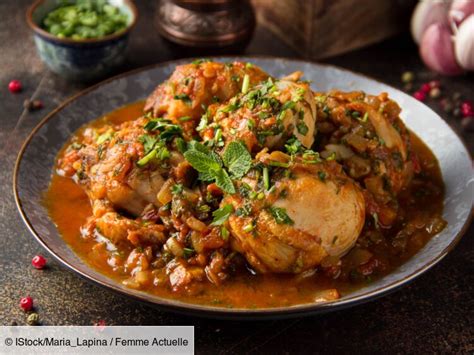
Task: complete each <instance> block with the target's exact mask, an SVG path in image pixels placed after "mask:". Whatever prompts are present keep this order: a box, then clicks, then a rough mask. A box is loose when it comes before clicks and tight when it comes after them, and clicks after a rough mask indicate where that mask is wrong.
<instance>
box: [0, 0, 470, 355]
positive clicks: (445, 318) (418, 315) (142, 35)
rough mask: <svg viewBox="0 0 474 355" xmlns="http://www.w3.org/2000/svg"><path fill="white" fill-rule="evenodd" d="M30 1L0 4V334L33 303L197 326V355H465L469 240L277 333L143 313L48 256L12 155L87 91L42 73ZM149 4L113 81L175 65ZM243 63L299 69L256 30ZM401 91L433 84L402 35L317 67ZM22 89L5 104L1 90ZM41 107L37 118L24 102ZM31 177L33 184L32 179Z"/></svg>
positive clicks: (109, 317)
mask: <svg viewBox="0 0 474 355" xmlns="http://www.w3.org/2000/svg"><path fill="white" fill-rule="evenodd" d="M29 2H30V1H24V0H22V1H14V0H12V1H6V0H5V1H4V0H2V1H1V3H0V16H1V18H0V125H1V129H0V240H1V244H0V324H1V325H9V324H12V323H13V322H15V323H17V324H25V319H26V317H25V314H24V313H23V311H22V310H21V309H20V307H19V306H18V303H19V299H20V298H21V297H23V296H25V295H28V294H29V295H31V296H32V297H33V298H34V300H35V305H36V310H37V311H38V313H39V315H40V319H41V323H42V324H45V325H65V324H69V325H71V324H74V325H91V324H93V323H95V322H97V321H99V320H104V321H105V322H106V324H108V325H138V324H142V325H194V326H195V340H196V350H197V352H199V353H227V352H228V353H236V352H237V353H241V352H255V353H270V352H271V353H308V352H321V353H327V352H331V353H332V352H338V353H339V352H341V353H342V352H347V353H349V352H350V353H355V352H364V353H365V352H372V353H376V352H384V353H385V352H389V353H433V352H437V353H446V352H451V353H473V352H474V248H473V245H474V243H473V237H474V228H473V226H472V225H471V227H470V228H469V230H468V231H467V233H466V235H465V236H464V238H463V239H462V240H461V242H460V243H459V245H458V246H457V247H456V249H455V250H454V251H453V252H451V253H450V254H449V255H448V256H447V257H446V258H445V259H444V260H443V261H441V262H440V263H439V264H438V265H436V266H435V267H434V268H432V269H431V270H430V271H428V272H427V273H426V274H424V275H423V276H421V277H420V278H418V279H417V280H416V281H414V282H413V283H412V284H410V285H409V286H407V287H405V288H403V289H402V290H399V291H397V292H395V293H393V294H391V295H389V296H387V297H384V298H382V299H379V300H376V301H373V302H371V303H368V304H365V305H361V306H357V307H355V308H352V309H348V310H343V311H339V312H335V313H331V314H325V315H320V316H314V317H307V318H298V319H292V320H282V321H252V322H235V321H222V320H205V319H200V318H191V317H185V316H181V315H176V314H173V313H167V312H164V311H160V310H157V309H156V308H151V307H149V306H145V305H142V304H139V303H136V302H134V301H132V300H129V299H127V298H124V297H122V296H119V295H116V294H114V293H112V292H111V291H108V290H105V289H102V288H100V287H99V286H96V285H95V284H91V283H89V282H86V281H85V280H83V279H81V278H80V277H79V276H77V275H76V274H74V273H73V272H71V271H69V270H68V269H66V268H65V267H63V266H61V265H59V264H58V263H57V262H56V261H55V260H54V258H53V257H51V256H49V255H48V254H45V253H46V252H45V251H44V250H42V248H41V247H40V246H39V244H38V243H37V242H36V241H35V240H34V238H33V237H32V236H31V235H30V234H29V232H28V231H27V229H26V227H25V226H24V224H23V223H22V221H21V219H20V216H19V214H18V212H17V211H16V207H15V203H14V199H13V195H12V169H13V165H14V161H15V158H16V155H17V153H18V150H19V147H20V145H21V143H22V141H23V140H24V139H25V137H26V136H27V135H28V133H29V132H30V131H31V130H32V128H33V127H34V126H35V125H36V124H37V123H38V122H39V121H40V119H41V118H42V117H43V116H44V115H46V114H47V113H48V112H49V111H51V110H52V109H54V108H55V107H56V106H57V105H59V104H60V103H61V102H62V101H63V100H64V99H65V98H67V97H68V96H70V95H72V94H74V93H76V92H78V91H79V90H81V89H83V88H84V86H83V85H79V84H71V83H67V82H65V81H63V80H62V79H61V78H58V77H57V76H55V75H54V74H52V73H50V72H49V71H48V70H47V69H46V68H45V67H44V65H43V64H42V63H41V61H40V59H39V57H38V56H37V54H36V50H35V48H34V44H33V40H32V36H31V33H30V32H29V29H28V28H27V26H26V23H25V19H24V18H25V16H24V14H25V10H26V8H27V6H28V4H29ZM155 4H156V2H155V1H147V2H145V1H137V5H138V8H139V12H140V19H139V23H138V26H137V28H136V29H135V31H134V32H133V33H132V35H131V39H130V40H131V43H130V46H129V51H128V57H127V62H126V64H125V65H124V66H123V67H122V68H121V71H126V70H129V69H133V68H137V67H140V66H143V65H148V64H153V63H157V62H159V61H163V60H170V59H173V58H177V57H180V56H182V55H181V54H180V53H176V52H175V53H171V52H170V51H169V50H168V49H167V48H166V47H165V46H164V45H163V43H162V41H161V40H160V38H159V36H158V34H157V33H156V31H155V30H154V29H153V28H152V16H153V12H154V8H155ZM245 54H265V55H278V56H286V57H295V56H296V54H295V53H294V52H293V51H292V50H291V49H289V48H288V47H287V46H285V45H284V44H283V43H282V42H281V41H279V40H278V39H277V38H275V37H274V36H273V35H272V34H271V33H270V32H268V31H267V30H266V29H264V28H261V27H258V28H257V30H256V33H255V36H254V38H253V40H252V42H251V43H250V45H249V47H248V48H247V50H246V51H245ZM325 62H327V63H331V64H335V65H339V66H341V67H344V68H348V69H351V70H354V71H358V72H361V73H364V74H367V75H369V76H372V77H374V78H376V79H379V80H382V81H384V82H386V83H388V84H390V85H393V86H395V87H399V88H402V87H403V85H402V83H401V82H400V75H401V73H402V72H403V71H405V70H413V71H414V72H415V73H416V74H417V75H418V76H419V77H422V78H423V81H428V80H430V79H431V78H434V77H436V76H435V75H434V74H432V73H430V72H429V71H427V70H426V69H424V67H423V65H422V63H421V61H420V59H419V57H418V53H417V48H416V46H415V45H414V44H413V43H412V41H411V39H410V37H409V35H408V34H405V35H401V36H399V37H396V38H393V39H390V40H388V41H385V42H384V43H380V44H377V45H373V46H371V47H368V48H365V49H362V50H358V51H355V52H352V53H349V54H346V55H342V56H339V57H336V58H332V59H329V60H325ZM12 79H19V80H21V81H22V83H23V86H24V90H23V92H22V93H21V94H18V95H12V94H11V93H10V92H9V91H8V89H7V86H8V82H9V81H10V80H12ZM441 80H442V84H443V87H444V89H443V92H444V93H449V94H451V93H454V92H456V91H458V92H460V93H462V94H463V96H464V98H466V99H470V100H471V101H472V100H474V93H473V87H474V85H473V84H474V80H473V76H472V74H470V75H469V76H463V77H456V78H442V79H441ZM26 98H30V99H41V100H42V101H43V102H44V105H45V107H44V108H43V109H42V110H40V111H37V112H34V113H32V112H27V111H25V110H24V109H23V106H22V105H23V100H24V99H26ZM428 104H429V105H430V106H432V107H433V109H435V110H436V111H438V112H439V113H440V114H441V115H442V117H443V118H445V119H446V120H447V121H448V123H449V124H450V125H451V126H452V127H453V128H454V129H455V130H456V131H457V132H458V133H460V134H461V135H462V136H463V138H464V140H465V141H466V143H467V145H468V147H469V150H470V152H471V153H472V152H473V151H474V135H473V134H472V133H470V134H469V135H468V134H465V133H462V132H461V129H460V124H459V122H460V120H459V119H457V118H453V117H449V116H447V115H446V114H445V113H443V112H442V111H441V110H440V109H439V106H438V104H437V103H436V102H434V101H428ZM31 173H32V174H34V172H31ZM38 253H42V254H45V256H47V258H48V264H49V268H48V269H47V270H43V271H38V270H35V269H33V268H32V267H31V265H30V262H31V258H32V257H33V256H34V255H36V254H38Z"/></svg>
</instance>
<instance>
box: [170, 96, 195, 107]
mask: <svg viewBox="0 0 474 355" xmlns="http://www.w3.org/2000/svg"><path fill="white" fill-rule="evenodd" d="M173 98H174V99H175V100H181V101H183V102H184V103H185V104H186V105H188V106H191V104H192V103H193V100H191V98H190V97H189V95H187V94H179V95H174V97H173Z"/></svg>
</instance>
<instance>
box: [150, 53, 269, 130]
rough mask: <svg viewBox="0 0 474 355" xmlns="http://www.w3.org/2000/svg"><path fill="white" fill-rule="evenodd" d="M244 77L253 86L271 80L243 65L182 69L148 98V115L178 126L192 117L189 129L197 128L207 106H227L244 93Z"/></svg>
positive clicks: (200, 65)
mask: <svg viewBox="0 0 474 355" xmlns="http://www.w3.org/2000/svg"><path fill="white" fill-rule="evenodd" d="M245 75H248V77H249V85H250V86H253V85H255V84H258V83H259V82H261V81H263V80H265V79H267V78H268V74H266V73H265V72H264V71H262V70H261V69H260V68H258V67H257V66H254V65H248V64H247V65H246V64H245V63H242V62H234V63H229V64H224V63H217V62H210V61H198V62H196V63H195V64H193V63H192V64H185V65H180V66H178V67H176V69H175V71H174V72H173V74H172V75H171V77H170V78H169V79H168V80H167V81H165V82H164V83H163V84H160V85H159V86H158V87H157V88H156V89H155V91H154V92H153V93H152V94H151V95H150V96H149V97H148V99H147V101H146V103H145V111H146V112H148V111H149V112H152V113H153V115H154V116H155V117H160V116H164V117H166V118H169V119H171V120H172V121H173V122H176V123H179V122H180V121H179V119H180V118H183V117H186V118H188V117H189V119H190V121H188V122H189V123H187V124H186V125H187V126H190V127H191V128H194V127H195V124H196V122H198V121H199V119H200V118H201V116H202V115H203V114H204V112H205V110H206V107H207V106H209V105H210V104H212V103H216V102H226V101H228V100H229V99H230V98H231V97H233V96H234V95H236V94H237V93H239V92H240V91H241V89H242V84H243V79H244V76H245Z"/></svg>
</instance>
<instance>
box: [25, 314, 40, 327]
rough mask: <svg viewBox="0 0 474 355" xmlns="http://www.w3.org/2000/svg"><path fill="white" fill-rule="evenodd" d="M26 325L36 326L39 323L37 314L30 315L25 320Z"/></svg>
mask: <svg viewBox="0 0 474 355" xmlns="http://www.w3.org/2000/svg"><path fill="white" fill-rule="evenodd" d="M26 323H28V325H37V324H38V323H39V315H38V313H31V314H30V315H29V316H28V318H27V319H26Z"/></svg>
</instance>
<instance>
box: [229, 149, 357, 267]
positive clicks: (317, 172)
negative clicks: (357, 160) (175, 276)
mask: <svg viewBox="0 0 474 355" xmlns="http://www.w3.org/2000/svg"><path fill="white" fill-rule="evenodd" d="M259 160H260V161H261V162H263V163H268V164H271V163H272V162H279V163H285V162H289V161H290V157H289V156H287V158H286V159H285V157H284V155H283V154H281V153H280V152H275V153H271V154H263V155H260V156H259ZM285 160H286V161H285ZM302 161H303V160H302V159H301V158H293V162H292V163H290V167H289V168H288V169H284V170H281V169H280V168H277V169H274V174H273V175H272V183H273V184H274V188H273V189H270V190H268V191H266V192H265V198H264V199H262V200H258V199H257V200H254V201H253V202H249V201H248V199H245V198H244V197H243V196H242V195H241V194H237V195H233V196H229V197H227V198H226V199H225V200H224V201H223V202H222V204H224V205H225V204H228V203H230V204H232V205H233V206H234V208H235V209H236V210H238V209H239V208H240V209H242V208H245V209H247V210H249V211H251V213H249V215H248V216H244V217H242V216H239V215H232V216H231V217H230V218H229V227H230V231H231V233H232V235H233V237H234V239H233V242H234V246H235V248H237V250H239V251H241V252H242V253H243V254H244V255H245V256H246V258H247V260H248V261H249V263H250V264H251V265H252V266H253V267H254V268H255V269H256V270H257V271H259V272H291V273H299V272H302V271H304V270H308V269H311V268H314V267H316V266H318V265H319V264H320V263H321V261H322V260H323V259H324V258H325V257H326V256H335V257H341V256H343V255H344V254H345V253H346V252H347V251H348V250H349V249H350V248H352V246H353V245H354V244H355V242H356V240H357V238H358V236H359V234H360V232H361V230H362V227H363V226H364V222H365V204H364V197H363V194H362V191H361V190H360V188H359V187H358V186H357V185H356V184H354V183H353V182H352V180H351V179H350V178H348V177H347V176H346V175H345V174H344V173H343V172H342V170H341V167H340V165H338V164H337V163H335V162H334V161H331V162H318V163H315V164H305V163H302ZM288 172H290V176H289V177H288V176H287V175H288ZM243 183H246V184H248V185H249V186H251V187H252V188H253V189H258V187H257V186H256V183H255V180H253V179H252V178H250V177H247V178H245V179H244V180H243ZM279 213H284V214H282V216H279ZM285 215H286V216H285Z"/></svg>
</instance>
